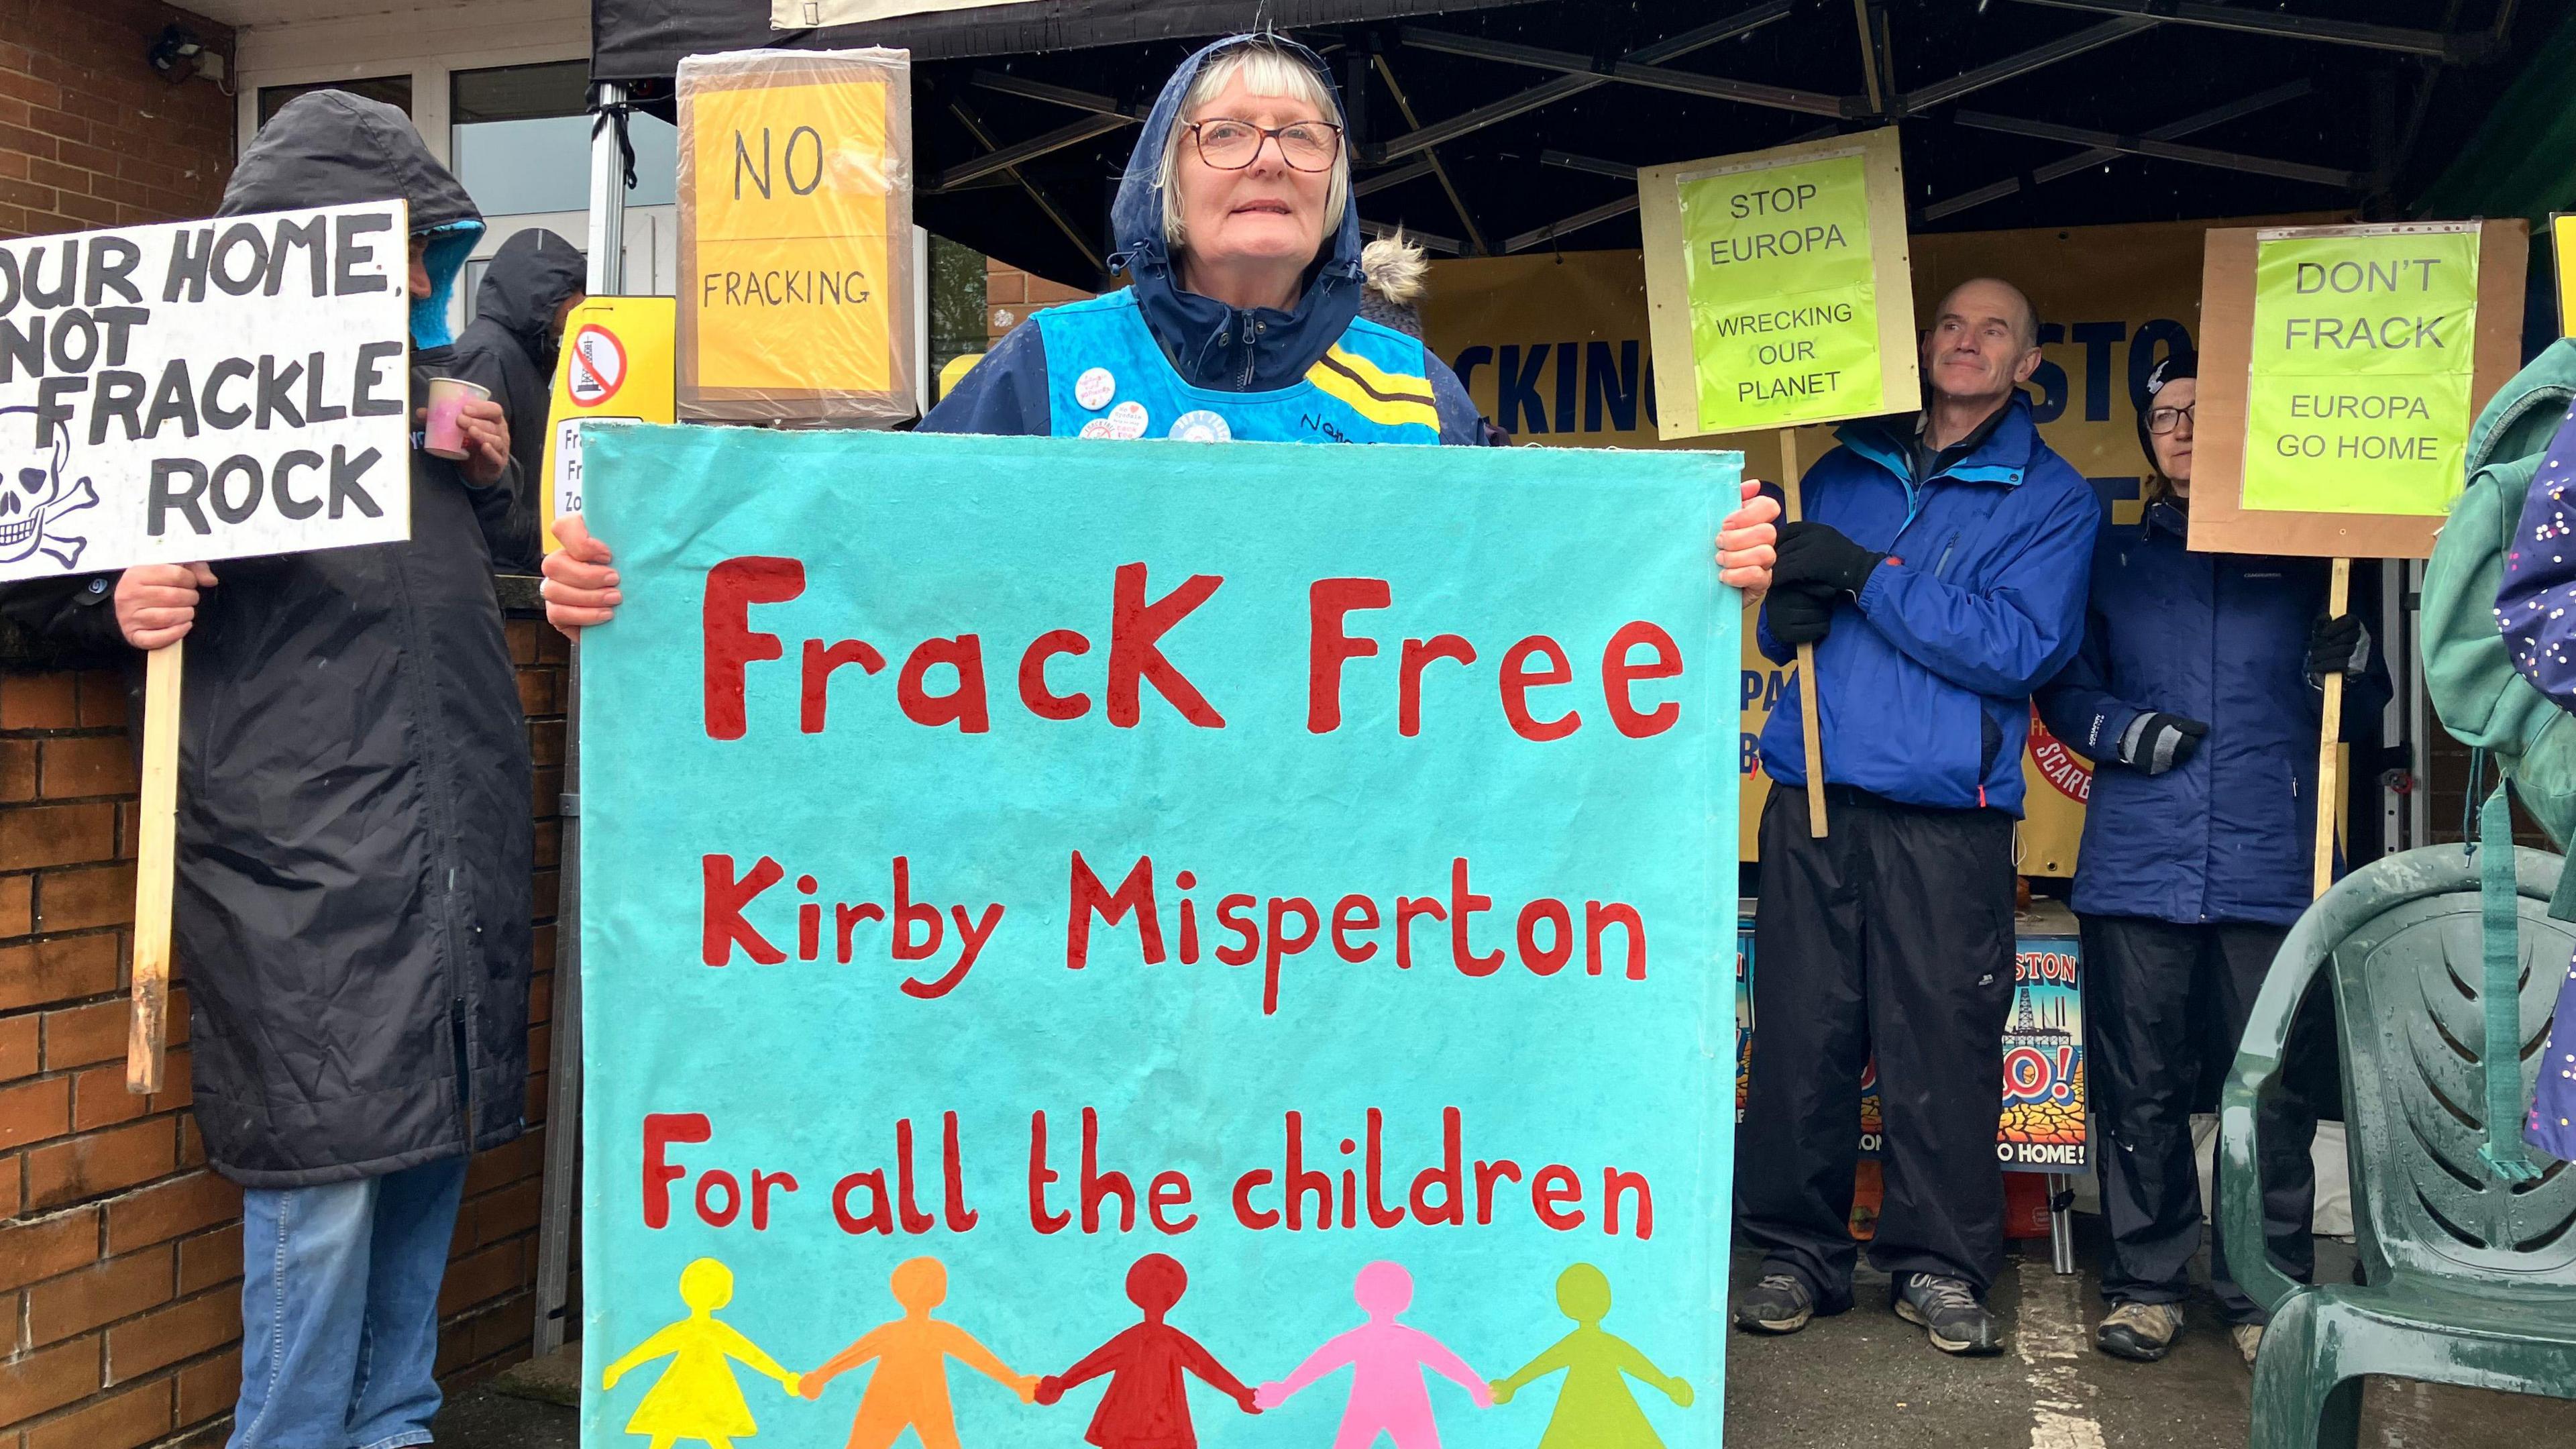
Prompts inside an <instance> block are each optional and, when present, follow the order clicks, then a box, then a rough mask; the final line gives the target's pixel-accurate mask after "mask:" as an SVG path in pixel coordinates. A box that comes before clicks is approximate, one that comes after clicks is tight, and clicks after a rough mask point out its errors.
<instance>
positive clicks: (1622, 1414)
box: [1494, 1263, 1691, 1449]
mask: <svg viewBox="0 0 2576 1449" xmlns="http://www.w3.org/2000/svg"><path fill="white" fill-rule="evenodd" d="M1556 1306H1557V1310H1558V1311H1559V1312H1561V1313H1563V1314H1564V1315H1565V1316H1566V1317H1568V1318H1571V1319H1573V1320H1574V1324H1575V1327H1574V1331H1573V1332H1572V1333H1569V1334H1567V1335H1566V1336H1565V1337H1563V1338H1560V1339H1558V1340H1557V1341H1556V1342H1555V1343H1554V1344H1552V1345H1550V1346H1549V1348H1548V1350H1547V1351H1546V1352H1545V1353H1542V1354H1540V1355H1539V1356H1538V1357H1536V1358H1534V1359H1531V1360H1530V1361H1529V1362H1528V1363H1527V1364H1526V1365H1524V1366H1523V1367H1522V1368H1521V1371H1520V1372H1518V1373H1516V1374H1514V1375H1512V1376H1511V1377H1510V1378H1507V1379H1497V1380H1495V1381H1494V1402H1495V1403H1497V1404H1508V1403H1510V1402H1511V1401H1512V1395H1513V1394H1514V1393H1516V1392H1518V1391H1519V1390H1520V1389H1521V1388H1522V1387H1524V1386H1525V1385H1527V1384H1529V1383H1530V1382H1531V1381H1533V1380H1535V1379H1541V1378H1545V1377H1546V1376H1547V1375H1549V1374H1552V1373H1555V1372H1556V1371H1557V1370H1558V1369H1563V1370H1565V1387H1563V1388H1562V1389H1559V1390H1558V1391H1557V1395H1556V1412H1555V1413H1554V1414H1553V1415H1551V1416H1550V1417H1549V1419H1548V1421H1547V1432H1546V1433H1545V1434H1542V1435H1540V1436H1539V1441H1538V1449H1664V1441H1663V1440H1662V1439H1660V1438H1657V1437H1656V1435H1655V1429H1654V1426H1653V1425H1651V1424H1649V1423H1647V1422H1646V1414H1645V1411H1644V1410H1642V1409H1640V1408H1638V1407H1637V1398H1636V1395H1634V1394H1632V1393H1630V1392H1629V1391H1628V1379H1629V1378H1636V1379H1639V1380H1642V1381H1644V1382H1645V1383H1648V1384H1651V1385H1653V1386H1654V1387H1656V1388H1658V1389H1661V1390H1663V1391H1664V1393H1665V1394H1666V1395H1667V1396H1669V1397H1670V1398H1671V1399H1672V1401H1673V1402H1674V1403H1676V1404H1678V1405H1680V1406H1681V1407H1683V1408H1685V1409H1687V1408H1689V1407H1690V1406H1691V1386H1690V1384H1689V1383H1688V1382H1687V1381H1685V1380H1682V1379H1677V1378H1672V1377H1669V1376H1667V1375H1666V1374H1665V1373H1664V1371H1663V1370H1661V1369H1659V1368H1657V1367H1655V1365H1654V1364H1653V1362H1652V1361H1650V1360H1649V1359H1647V1357H1646V1356H1645V1355H1644V1354H1642V1353H1639V1352H1638V1351H1637V1349H1636V1347H1635V1346H1634V1345H1632V1344H1630V1343H1629V1342H1628V1341H1627V1340H1626V1339H1624V1338H1621V1337H1619V1336H1618V1335H1617V1334H1613V1333H1605V1332H1603V1331H1602V1328H1601V1320H1602V1319H1604V1318H1607V1317H1609V1316H1610V1280H1609V1278H1608V1277H1607V1276H1605V1275H1604V1274H1603V1273H1602V1271H1601V1270H1600V1269H1598V1268H1595V1267H1593V1266H1592V1265H1591V1264H1589V1263H1577V1264H1575V1265H1574V1266H1573V1267H1571V1268H1568V1269H1566V1270H1565V1271H1564V1272H1563V1273H1560V1274H1558V1275H1557V1279H1556Z"/></svg>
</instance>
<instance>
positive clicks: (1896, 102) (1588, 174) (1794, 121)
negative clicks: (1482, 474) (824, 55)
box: [592, 0, 2560, 287]
mask: <svg viewBox="0 0 2576 1449" xmlns="http://www.w3.org/2000/svg"><path fill="white" fill-rule="evenodd" d="M768 19H769V17H768V6H767V5H766V4H765V3H763V0H595V3H594V5H593V12H592V44H593V47H594V53H593V59H592V79H593V80H594V81H595V82H614V83H618V84H622V85H625V86H627V87H629V89H630V94H631V95H632V96H633V97H634V98H635V99H636V100H638V101H640V102H642V103H644V104H646V105H658V104H661V103H666V102H667V100H668V98H669V94H670V80H671V75H672V71H673V68H674V67H675V66H676V65H677V63H678V61H679V60H680V58H681V57H683V56H687V55H692V54H703V53H711V52H716V51H724V50H740V49H753V48H759V47H780V46H785V47H798V48H809V49H819V48H834V47H844V46H861V45H897V46H904V47H906V48H908V49H910V50H911V51H912V53H913V60H914V69H913V77H914V94H913V115H914V165H915V172H916V175H917V177H918V182H917V191H916V202H915V208H916V210H915V215H916V216H917V218H918V219H919V220H920V222H921V223H922V224H923V225H924V226H927V227H929V228H930V229H931V230H933V231H935V232H937V233H939V234H940V235H943V236H947V237H950V238H952V239H955V240H957V241H960V242H963V243H965V244H967V245H969V246H972V247H975V248H976V249H978V250H980V251H984V252H986V253H989V254H991V255H994V256H998V257H1001V258H1003V259H1004V260H1006V261H1008V262H1011V263H1013V264H1014V265H1018V266H1021V267H1025V268H1027V269H1028V270H1030V271H1033V272H1036V273H1038V274H1039V275H1042V276H1047V277H1051V278H1054V279H1056V280H1059V281H1062V282H1066V283H1068V284H1072V285H1075V286H1081V287H1092V286H1096V285H1098V283H1099V282H1100V280H1101V266H1102V260H1103V256H1104V253H1105V251H1106V245H1105V243H1106V231H1107V218H1108V208H1109V200H1110V196H1111V194H1112V192H1113V191H1114V189H1115V187H1116V183H1117V176H1118V173H1119V170H1120V169H1121V166H1122V165H1123V163H1124V161H1125V159H1126V155H1127V152H1128V150H1129V148H1130V147H1131V146H1132V145H1133V144H1134V126H1135V122H1136V120H1137V119H1138V118H1139V117H1140V116H1141V115H1142V114H1143V111H1144V109H1145V108H1146V107H1147V106H1149V105H1150V104H1151V103H1152V100H1153V97H1154V95H1155V93H1156V91H1157V90H1159V89H1160V87H1161V85H1162V82H1163V79H1164V77H1165V76H1167V75H1168V74H1169V73H1170V72H1171V69H1172V67H1173V66H1174V65H1175V64H1176V63H1177V62H1178V61H1179V60H1180V59H1181V58H1182V57H1183V56H1184V55H1186V54H1187V53H1188V52H1189V51H1190V50H1191V49H1192V48H1194V47H1196V46H1197V45H1199V44H1202V43H1204V42H1205V41H1206V40H1207V39H1208V38H1210V37H1212V36H1217V35H1223V34H1228V33H1232V32H1235V31H1239V30H1245V29H1250V28H1255V27H1256V26H1262V25H1267V26H1271V27H1275V28H1277V29H1280V30H1283V31H1286V32H1289V33H1292V34H1294V35H1295V36H1296V37H1297V38H1298V39H1299V40H1302V41H1304V42H1305V43H1306V44H1308V45H1310V46H1313V47H1315V48H1316V49H1317V50H1319V51H1321V52H1323V53H1324V54H1325V56H1326V57H1327V58H1328V59H1329V60H1331V61H1332V62H1333V63H1334V65H1335V66H1336V68H1337V69H1338V71H1339V74H1340V78H1341V82H1342V88H1343V91H1344V94H1345V97H1346V104H1347V105H1348V108H1349V120H1350V129H1351V139H1352V142H1353V145H1354V148H1355V151H1356V156H1357V161H1358V166H1357V169H1356V170H1355V172H1354V190H1355V192H1356V194H1357V196H1358V198H1359V205H1360V212H1361V216H1362V217H1363V219H1364V221H1365V222H1366V223H1367V224H1368V225H1370V226H1371V227H1372V228H1381V227H1392V226H1395V225H1398V224H1401V225H1403V226H1404V227H1405V228H1406V229H1407V230H1408V231H1409V232H1411V233H1412V234H1414V235H1416V236H1418V237H1420V238H1421V239H1422V240H1423V241H1424V242H1425V243H1426V244H1427V245H1429V246H1430V247H1431V248H1433V249H1434V250H1435V251H1440V252H1446V253H1451V254H1460V255H1480V254H1496V253H1507V252H1521V251H1529V250H1533V249H1545V248H1548V247H1552V246H1564V247H1568V248H1599V247H1628V246H1634V245H1636V244H1637V226H1636V221H1635V215H1634V213H1635V207H1636V191H1635V187H1634V184H1633V181H1632V178H1633V174H1634V172H1635V169H1636V168H1637V167H1639V166H1644V165H1654V164H1658V163H1662V162H1668V161H1678V160H1685V159H1688V158H1691V157H1696V156H1709V155H1717V154H1722V153H1726V152H1732V151H1745V150H1753V149H1756V148H1760V147H1764V146H1772V145H1778V144H1781V143H1783V142H1787V141H1792V140H1799V139H1804V138H1808V137H1813V136H1821V135H1827V134H1831V133H1833V132H1836V131H1849V130H1863V129H1870V128H1874V127H1878V126H1885V125H1890V124H1900V125H1902V126H1903V128H1904V133H1905V167H1906V179H1907V185H1908V189H1909V192H1910V196H1909V202H1910V204H1911V206H1912V208H1913V211H1914V218H1913V220H1914V226H1915V227H1916V229H1918V230H1926V231H1942V230H1982V229H1987V228H1999V227H2033V226H2065V225H2074V224H2079V223H2101V222H2132V221H2161V220H2179V219H2193V218H2205V217H2230V216H2251V215H2262V214H2278V213H2284V212H2300V211H2318V210H2358V211H2360V212H2362V213H2363V214H2364V215H2370V216H2397V215H2402V214H2403V213H2404V211H2405V207H2406V204H2407V202H2408V201H2409V200H2410V199H2412V198H2414V197H2416V196H2417V195H2419V194H2421V193H2422V192H2423V191H2424V190H2425V188H2426V187H2427V186H2428V185H2430V184H2431V182H2432V181H2433V180H2434V179H2435V178H2436V177H2438V176H2439V175H2440V174H2441V173H2442V172H2443V170H2444V169H2445V168H2446V167H2447V166H2448V165H2449V163H2450V162H2451V161H2452V160H2453V159H2454V158H2455V157H2456V156H2458V155H2459V154H2460V153H2461V152H2462V151H2463V149H2465V148H2466V147H2467V146H2468V144H2469V142H2470V139H2471V137H2472V136H2474V135H2475V134H2476V133H2477V131H2478V129H2479V127H2480V125H2481V124H2482V122H2484V120H2485V119H2486V117H2487V115H2488V112H2489V110H2490V108H2491V107H2493V105H2494V104H2495V102H2496V100H2497V98H2498V97H2499V96H2501V95H2502V94H2503V93H2504V92H2505V90H2506V89H2507V87H2508V86H2509V84H2510V83H2511V82H2512V81H2513V80H2514V79H2515V78H2516V76H2517V75H2518V74H2519V72H2520V71H2521V70H2522V68H2523V67H2524V66H2525V64H2526V63H2528V62H2529V61H2530V60H2531V59H2532V57H2534V56H2535V55H2536V54H2538V53H2539V52H2540V51H2541V50H2542V49H2543V42H2544V41H2545V40H2546V39H2548V38H2549V35H2550V33H2551V32H2552V31H2553V30H2554V29H2556V27H2557V26H2558V25H2559V24H2560V17H2559V16H2557V15H2555V14H2553V13H2550V12H2548V11H2547V10H2545V9H2544V7H2540V6H2518V5H2517V3H2516V0H2262V3H2256V0H2237V3H2220V0H1762V3H1755V4H1746V3H1743V0H1022V3H1014V4H999V5H986V6H979V7H976V8H973V9H967V10H950V11H935V12H930V13H926V14H922V15H917V16H910V17H901V18H896V19H890V20H879V21H872V22H869V23H866V24H860V25H849V26H839V27H831V28H825V29H813V30H772V29H771V28H770V27H769V23H768Z"/></svg>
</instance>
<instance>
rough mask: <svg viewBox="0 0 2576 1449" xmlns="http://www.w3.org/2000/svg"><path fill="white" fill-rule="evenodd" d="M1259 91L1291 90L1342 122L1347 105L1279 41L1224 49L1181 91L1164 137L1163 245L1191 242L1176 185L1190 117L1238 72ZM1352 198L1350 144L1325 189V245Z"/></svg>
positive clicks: (1176, 247)
mask: <svg viewBox="0 0 2576 1449" xmlns="http://www.w3.org/2000/svg"><path fill="white" fill-rule="evenodd" d="M1237 76H1241V77H1242V78H1243V83H1244V85H1245V87H1246V88H1248V89H1249V90H1250V91H1251V92H1252V93H1253V94H1254V95H1256V96H1285V97H1287V98H1288V99H1290V100H1297V101H1304V102H1305V103H1306V104H1308V105H1310V106H1313V107H1314V108H1315V111H1316V113H1317V114H1318V115H1319V116H1321V117H1322V118H1323V119H1324V120H1327V121H1330V122H1332V123H1333V124H1334V125H1336V126H1338V125H1340V124H1342V108H1341V104H1340V102H1339V101H1337V100H1336V99H1335V98H1334V96H1333V88H1332V87H1331V86H1330V85H1328V84H1326V83H1325V81H1324V78H1323V77H1322V76H1320V75H1317V74H1316V73H1315V70H1314V67H1312V66H1310V65H1308V64H1306V62H1304V61H1302V60H1299V59H1298V58H1297V57H1296V56H1294V55H1292V54H1290V53H1289V52H1287V51H1285V50H1282V49H1280V48H1279V47H1277V46H1275V45H1267V44H1264V43H1262V42H1260V41H1257V40H1256V41H1250V42H1247V43H1245V44H1242V45H1238V46H1236V47H1234V48H1233V49H1231V50H1228V51H1225V52H1224V53H1222V54H1220V55H1218V56H1217V57H1216V58H1214V59H1213V60H1210V61H1209V62H1208V63H1207V64H1205V65H1202V66H1200V67H1199V73H1198V74H1197V75H1195V76H1192V77H1191V78H1190V88H1189V90H1188V91H1187V92H1186V93H1185V94H1183V95H1182V97H1181V109H1180V114H1179V115H1177V116H1175V117H1174V118H1173V120H1172V133H1171V135H1170V136H1169V137H1167V138H1166V139H1165V141H1164V143H1163V160H1162V169H1161V170H1160V171H1159V172H1158V173H1157V174H1156V176H1155V183H1156V185H1158V186H1159V187H1160V188H1161V189H1162V193H1163V245H1164V246H1165V247H1167V248H1169V249H1170V250H1171V251H1173V252H1174V253H1175V254H1177V253H1178V252H1179V251H1180V250H1181V249H1182V248H1183V247H1185V246H1187V245H1188V244H1189V243H1188V239H1187V237H1185V236H1184V235H1183V228H1182V225H1181V201H1180V196H1179V194H1178V192H1177V190H1176V189H1175V188H1174V187H1173V185H1172V180H1173V177H1174V176H1175V175H1176V174H1177V173H1178V172H1179V170H1180V162H1181V147H1182V146H1184V145H1187V144H1188V142H1189V136H1188V131H1189V122H1190V119H1191V117H1192V116H1194V115H1195V114H1196V113H1197V112H1198V110H1199V108H1200V107H1202V106H1204V105H1206V104H1207V103H1208V101H1209V100H1210V99H1211V98H1213V97H1214V96H1215V95H1216V93H1217V92H1219V91H1222V90H1224V89H1225V88H1226V86H1227V85H1228V84H1229V83H1231V82H1232V81H1233V80H1234V79H1235V77H1237ZM1350 200H1351V152H1350V148H1349V147H1348V146H1344V147H1343V148H1342V150H1341V154H1339V155H1337V156H1335V157H1334V158H1333V172H1332V180H1331V181H1330V182H1329V183H1327V184H1326V186H1325V189H1324V243H1323V248H1322V249H1323V250H1330V249H1331V247H1332V237H1333V234H1334V233H1335V232H1337V231H1339V230H1340V229H1341V225H1342V212H1343V210H1344V208H1346V207H1348V206H1349V205H1350Z"/></svg>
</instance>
